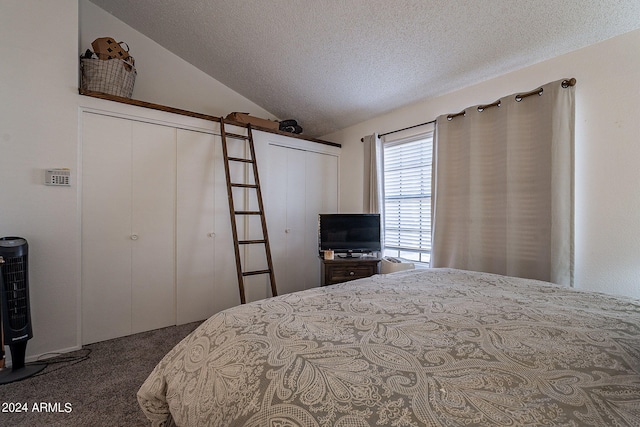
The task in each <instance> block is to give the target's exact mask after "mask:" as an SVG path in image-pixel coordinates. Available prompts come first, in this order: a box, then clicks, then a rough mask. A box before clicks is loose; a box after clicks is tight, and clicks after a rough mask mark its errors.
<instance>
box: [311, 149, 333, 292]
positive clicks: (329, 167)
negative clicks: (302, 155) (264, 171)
mask: <svg viewBox="0 0 640 427" xmlns="http://www.w3.org/2000/svg"><path fill="white" fill-rule="evenodd" d="M305 183H306V191H305V192H306V195H307V197H306V207H305V215H306V219H305V221H306V223H307V224H308V226H307V227H306V229H305V246H304V261H305V272H306V273H305V274H306V276H305V284H306V289H309V288H313V287H317V286H320V284H321V276H320V263H319V262H318V214H321V213H336V212H338V157H337V156H334V155H329V154H321V153H314V152H307V154H306V179H305Z"/></svg>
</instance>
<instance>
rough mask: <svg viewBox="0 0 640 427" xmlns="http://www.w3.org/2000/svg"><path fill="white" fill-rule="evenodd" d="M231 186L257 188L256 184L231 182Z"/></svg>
mask: <svg viewBox="0 0 640 427" xmlns="http://www.w3.org/2000/svg"><path fill="white" fill-rule="evenodd" d="M231 186H232V187H239V188H258V186H257V185H255V184H231Z"/></svg>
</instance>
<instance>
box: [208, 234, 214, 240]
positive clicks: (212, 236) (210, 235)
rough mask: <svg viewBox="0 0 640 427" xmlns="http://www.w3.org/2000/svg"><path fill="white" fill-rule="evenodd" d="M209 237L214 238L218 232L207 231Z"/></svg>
mask: <svg viewBox="0 0 640 427" xmlns="http://www.w3.org/2000/svg"><path fill="white" fill-rule="evenodd" d="M207 237H210V238H212V239H213V238H214V237H216V233H207Z"/></svg>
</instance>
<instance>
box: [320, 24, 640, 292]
mask: <svg viewBox="0 0 640 427" xmlns="http://www.w3.org/2000/svg"><path fill="white" fill-rule="evenodd" d="M639 50H640V30H636V31H633V32H630V33H627V34H624V35H621V36H618V37H616V38H614V39H610V40H608V41H605V42H602V43H599V44H596V45H592V46H589V47H586V48H584V49H581V50H578V51H575V52H572V53H569V54H566V55H562V56H559V57H556V58H554V59H551V60H548V61H545V62H542V63H539V64H537V65H534V66H530V67H527V68H524V69H522V70H520V71H516V72H513V73H510V74H507V75H504V76H500V77H496V78H492V79H491V80H487V81H485V82H483V83H480V84H477V85H475V86H471V87H467V88H464V89H461V90H459V91H456V92H453V93H450V94H447V95H444V96H441V97H438V98H435V99H427V100H424V101H423V102H420V103H417V104H413V105H410V106H407V107H405V108H403V109H400V110H397V111H394V112H392V113H389V114H386V115H383V116H380V117H376V118H374V119H371V120H368V121H365V122H363V123H360V124H358V125H355V126H352V127H350V128H347V129H344V130H342V131H340V132H336V133H333V134H331V135H327V136H325V137H324V139H327V140H330V141H335V142H339V143H342V144H343V145H342V159H341V164H342V169H341V183H342V187H341V201H340V206H341V209H342V210H343V211H345V212H348V211H353V212H357V211H361V210H362V144H361V143H360V138H361V137H362V136H364V135H368V134H372V133H374V132H378V133H384V132H387V131H391V130H395V129H400V128H404V127H407V126H411V125H414V124H418V123H423V122H426V121H429V120H432V119H435V118H436V117H437V116H439V115H441V114H446V113H456V112H459V111H461V110H462V109H464V108H466V107H469V106H473V105H477V104H486V103H490V102H493V101H495V100H496V99H498V98H500V97H502V96H505V95H509V94H512V93H516V92H522V91H528V90H532V89H535V88H536V87H538V86H540V85H542V84H544V83H547V82H550V81H554V80H558V79H562V78H564V77H575V78H576V79H577V81H578V83H577V86H576V147H575V152H576V175H575V210H576V212H575V245H576V249H575V271H576V276H575V279H576V280H575V282H576V287H578V288H582V289H588V290H595V291H600V292H605V293H612V294H620V295H627V296H631V297H635V298H640V167H639V166H638V162H639V160H640V139H639V135H640V55H637V52H638V51H639Z"/></svg>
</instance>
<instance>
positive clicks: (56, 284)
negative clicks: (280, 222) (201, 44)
mask: <svg viewBox="0 0 640 427" xmlns="http://www.w3.org/2000/svg"><path fill="white" fill-rule="evenodd" d="M80 6H81V7H79V2H78V0H56V1H55V2H53V1H42V0H2V1H0V40H2V43H0V58H1V59H0V183H1V184H0V236H21V237H24V238H26V239H27V240H28V242H29V251H30V252H29V261H30V292H31V311H32V313H31V314H32V316H31V317H32V323H33V333H34V337H33V339H32V340H30V341H29V343H28V345H27V356H28V357H27V358H28V360H33V359H34V358H35V357H36V356H37V355H41V354H44V353H48V352H56V351H66V350H70V349H74V348H78V347H79V345H80V306H79V302H80V290H81V285H80V256H81V253H80V220H81V218H80V215H79V206H80V198H79V197H80V191H79V181H78V178H79V177H78V171H79V158H80V157H79V156H80V141H79V132H78V129H79V126H80V123H79V111H80V108H81V107H91V108H94V109H102V110H110V111H116V112H123V113H126V114H137V113H136V109H137V107H131V106H127V105H122V104H117V103H113V102H109V101H104V100H99V99H94V98H88V97H85V96H80V95H78V57H79V55H80V53H81V52H83V51H84V50H85V49H86V48H87V47H88V45H90V42H91V41H92V40H93V39H92V37H93V34H94V33H93V32H94V31H95V34H96V37H99V36H113V37H115V38H117V39H122V40H126V41H128V42H129V44H130V45H131V49H132V52H133V53H134V54H135V55H136V62H137V64H138V67H139V73H138V81H137V82H136V88H135V90H134V97H137V98H139V99H142V100H145V101H150V102H155V103H163V104H166V105H169V106H172V107H178V108H183V109H186V110H191V111H196V112H200V113H205V114H210V115H214V116H220V115H226V114H227V113H228V112H231V111H246V112H251V113H253V114H256V115H260V116H262V117H266V118H272V117H273V116H272V115H271V114H269V113H267V112H266V111H264V110H263V109H261V108H260V107H258V106H257V105H255V104H253V103H252V102H250V101H249V100H247V99H246V98H244V97H242V96H240V95H239V94H237V93H234V92H233V91H231V90H230V89H228V88H226V87H225V86H223V85H221V84H220V83H219V82H217V81H216V80H214V79H212V78H210V77H207V76H205V75H204V74H203V73H202V72H200V71H199V70H197V69H196V68H194V67H193V66H191V65H189V64H187V63H186V62H184V61H182V60H180V59H179V58H177V57H176V56H174V55H173V54H171V53H169V52H168V51H166V50H164V49H162V48H160V47H159V46H158V45H156V44H155V43H153V42H152V41H150V40H149V39H147V38H146V37H144V36H142V35H141V34H139V33H136V32H135V31H133V30H132V29H131V28H129V27H127V26H126V25H124V24H122V22H120V21H118V20H116V19H114V18H113V17H111V16H110V15H108V14H106V13H104V12H102V11H101V10H100V9H98V8H96V7H95V6H93V5H92V4H90V3H87V2H85V0H81V2H80ZM79 16H80V18H79ZM79 19H86V20H87V22H83V23H82V24H79ZM89 28H90V29H91V31H89ZM80 29H82V31H80ZM79 33H82V34H83V36H84V37H87V38H89V39H91V40H89V41H88V42H85V41H79ZM137 110H143V109H137ZM144 111H145V113H144V114H145V115H146V114H147V113H146V112H147V111H151V110H144ZM140 114H142V113H140ZM153 116H154V117H156V118H158V120H163V121H168V120H170V119H168V118H167V117H169V116H173V117H180V121H183V120H186V119H183V118H181V116H175V115H171V114H169V113H160V112H154V113H153ZM194 120H195V119H194ZM188 121H189V120H188ZM191 121H193V120H191ZM56 167H67V168H70V169H71V174H72V180H71V184H72V185H71V187H48V186H45V185H44V171H45V169H48V168H56Z"/></svg>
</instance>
